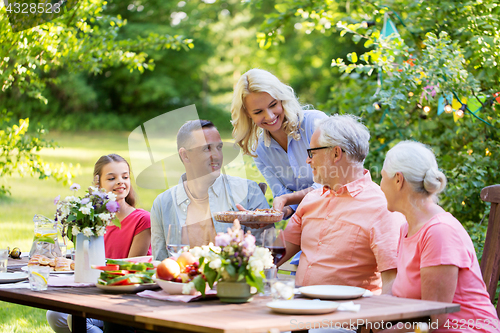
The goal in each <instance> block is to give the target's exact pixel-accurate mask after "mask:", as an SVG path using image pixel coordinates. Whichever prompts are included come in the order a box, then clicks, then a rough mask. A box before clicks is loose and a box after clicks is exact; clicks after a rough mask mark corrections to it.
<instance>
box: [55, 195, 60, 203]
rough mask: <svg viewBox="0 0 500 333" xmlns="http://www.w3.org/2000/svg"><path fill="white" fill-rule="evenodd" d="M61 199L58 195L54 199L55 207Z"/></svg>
mask: <svg viewBox="0 0 500 333" xmlns="http://www.w3.org/2000/svg"><path fill="white" fill-rule="evenodd" d="M60 199H61V196H60V195H58V196H57V197H55V198H54V205H57V203H58V202H59V200H60Z"/></svg>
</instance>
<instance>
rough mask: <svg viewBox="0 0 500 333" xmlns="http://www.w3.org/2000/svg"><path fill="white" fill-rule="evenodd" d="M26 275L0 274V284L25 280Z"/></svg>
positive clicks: (18, 273) (21, 273) (19, 273)
mask: <svg viewBox="0 0 500 333" xmlns="http://www.w3.org/2000/svg"><path fill="white" fill-rule="evenodd" d="M27 278H28V274H26V273H23V272H16V273H0V283H14V282H19V281H23V280H26V279H27Z"/></svg>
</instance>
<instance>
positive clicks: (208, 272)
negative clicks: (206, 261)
mask: <svg viewBox="0 0 500 333" xmlns="http://www.w3.org/2000/svg"><path fill="white" fill-rule="evenodd" d="M203 273H204V274H205V277H206V279H207V282H208V285H209V286H210V288H213V286H214V283H215V281H216V278H217V272H216V271H215V270H213V269H212V268H210V267H208V266H207V267H205V270H204V271H203Z"/></svg>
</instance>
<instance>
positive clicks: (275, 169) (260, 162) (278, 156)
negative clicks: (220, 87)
mask: <svg viewBox="0 0 500 333" xmlns="http://www.w3.org/2000/svg"><path fill="white" fill-rule="evenodd" d="M231 117H232V124H233V127H234V129H233V137H234V139H235V141H236V143H237V144H238V145H239V146H240V147H241V148H242V149H243V152H244V153H245V154H247V155H251V156H253V158H254V161H255V164H256V165H257V168H258V169H259V171H260V172H261V173H262V175H263V176H264V178H265V179H266V182H267V183H268V184H269V186H270V187H271V190H272V192H273V196H274V198H275V199H274V203H273V208H274V209H277V210H282V211H283V212H284V213H285V218H286V217H289V216H291V215H292V214H293V212H294V210H295V209H294V208H292V207H290V206H287V205H294V204H299V203H300V201H301V200H302V198H304V196H305V195H306V194H307V193H308V192H309V191H311V190H313V187H312V186H313V184H314V181H313V175H312V172H311V168H309V166H308V165H307V163H306V160H307V149H308V148H309V142H310V141H311V136H312V134H313V132H314V128H315V121H316V120H317V119H324V118H326V117H327V116H326V115H325V114H324V113H323V112H320V111H315V110H304V109H303V108H302V106H301V105H300V104H299V101H298V100H297V97H296V96H295V94H294V91H293V89H292V88H291V87H289V86H287V85H285V84H284V83H282V82H281V81H280V80H279V79H278V78H277V77H276V76H274V75H273V74H271V73H269V72H267V71H265V70H262V69H256V68H254V69H251V70H249V71H248V72H246V73H245V74H243V75H242V76H241V77H240V79H239V80H238V83H237V84H236V86H235V88H234V94H233V103H232V105H231ZM315 187H316V188H319V187H321V186H320V185H319V184H315ZM294 207H296V206H294Z"/></svg>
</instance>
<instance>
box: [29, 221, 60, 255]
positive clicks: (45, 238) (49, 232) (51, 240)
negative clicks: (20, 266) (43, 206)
mask: <svg viewBox="0 0 500 333" xmlns="http://www.w3.org/2000/svg"><path fill="white" fill-rule="evenodd" d="M33 222H35V235H34V237H33V245H32V246H31V251H30V258H31V257H32V256H33V255H35V254H41V255H44V256H46V257H48V258H55V257H61V256H62V252H61V248H60V247H59V242H58V234H59V223H57V222H56V221H54V220H51V219H49V218H48V217H45V216H42V215H38V214H37V215H35V217H33Z"/></svg>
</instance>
